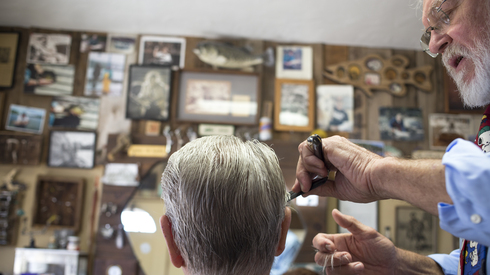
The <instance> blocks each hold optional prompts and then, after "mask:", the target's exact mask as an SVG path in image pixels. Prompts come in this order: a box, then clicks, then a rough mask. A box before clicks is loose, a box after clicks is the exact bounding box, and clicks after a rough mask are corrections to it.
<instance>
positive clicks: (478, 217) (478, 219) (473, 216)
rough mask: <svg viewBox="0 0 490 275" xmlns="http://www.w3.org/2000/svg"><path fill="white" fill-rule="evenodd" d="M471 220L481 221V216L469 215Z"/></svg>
mask: <svg viewBox="0 0 490 275" xmlns="http://www.w3.org/2000/svg"><path fill="white" fill-rule="evenodd" d="M471 222H472V223H474V224H478V223H481V216H480V215H478V214H473V215H471Z"/></svg>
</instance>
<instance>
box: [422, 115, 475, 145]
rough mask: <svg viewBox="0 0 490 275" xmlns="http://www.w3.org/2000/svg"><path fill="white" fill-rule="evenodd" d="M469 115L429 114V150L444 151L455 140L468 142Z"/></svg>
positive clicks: (470, 134) (469, 129) (469, 132)
mask: <svg viewBox="0 0 490 275" xmlns="http://www.w3.org/2000/svg"><path fill="white" fill-rule="evenodd" d="M474 128H475V127H472V118H471V115H463V114H429V146H430V149H431V150H446V148H447V146H448V145H449V144H450V143H451V142H452V141H453V140H455V139H457V138H462V139H466V140H470V139H471V137H472V136H473V135H472V132H474V131H472V129H474Z"/></svg>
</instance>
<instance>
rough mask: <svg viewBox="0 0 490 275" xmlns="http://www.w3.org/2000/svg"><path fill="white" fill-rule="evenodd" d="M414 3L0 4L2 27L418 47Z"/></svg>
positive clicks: (72, 0)
mask: <svg viewBox="0 0 490 275" xmlns="http://www.w3.org/2000/svg"><path fill="white" fill-rule="evenodd" d="M416 2H417V0H337V1H334V0H247V1H245V0H206V1H205V0H173V1H170V0H42V1H32V0H0V26H18V27H40V28H49V29H65V30H87V31H100V32H116V33H137V34H161V35H170V36H198V37H208V38H217V37H236V38H248V39H259V40H271V41H279V42H286V43H323V44H330V45H349V46H366V47H377V48H398V49H419V42H418V40H419V37H420V35H421V33H422V29H423V26H422V23H421V21H420V18H421V12H420V11H419V10H417V9H416V8H415V3H416Z"/></svg>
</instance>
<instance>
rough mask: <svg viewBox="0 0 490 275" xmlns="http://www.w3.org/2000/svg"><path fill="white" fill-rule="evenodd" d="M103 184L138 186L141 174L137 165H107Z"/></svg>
mask: <svg viewBox="0 0 490 275" xmlns="http://www.w3.org/2000/svg"><path fill="white" fill-rule="evenodd" d="M101 180H102V182H103V183H104V184H108V185H118V186H138V184H139V183H140V181H139V174H138V164H136V163H107V164H106V165H105V170H104V176H103V177H102V179H101Z"/></svg>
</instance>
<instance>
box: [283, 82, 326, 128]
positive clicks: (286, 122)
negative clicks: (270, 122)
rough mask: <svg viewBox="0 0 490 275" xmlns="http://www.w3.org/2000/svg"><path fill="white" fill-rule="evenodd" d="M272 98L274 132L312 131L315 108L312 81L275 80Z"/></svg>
mask: <svg viewBox="0 0 490 275" xmlns="http://www.w3.org/2000/svg"><path fill="white" fill-rule="evenodd" d="M274 98H275V100H274V102H275V106H274V129H275V130H277V131H299V132H311V131H313V129H314V126H315V107H316V105H315V88H314V82H313V80H298V79H279V78H276V84H275V97H274Z"/></svg>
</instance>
